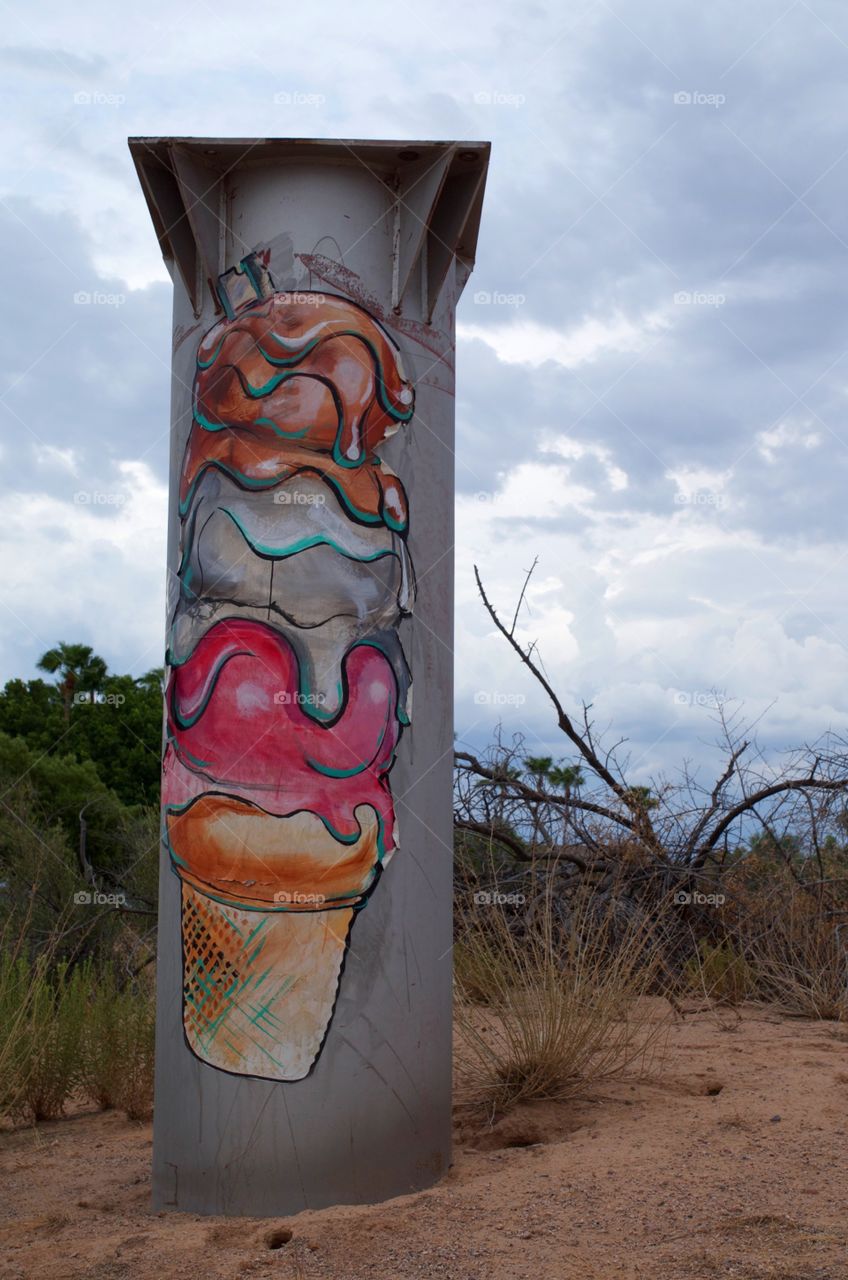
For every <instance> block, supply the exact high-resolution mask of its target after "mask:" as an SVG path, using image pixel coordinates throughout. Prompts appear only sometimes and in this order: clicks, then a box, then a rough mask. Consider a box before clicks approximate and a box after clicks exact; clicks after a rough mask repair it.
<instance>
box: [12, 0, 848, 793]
mask: <svg viewBox="0 0 848 1280" xmlns="http://www.w3.org/2000/svg"><path fill="white" fill-rule="evenodd" d="M3 12H4V22H3V45H4V47H3V49H2V54H0V56H1V57H2V64H3V65H2V77H0V85H1V86H2V88H0V93H2V95H3V98H4V103H3V109H4V125H5V129H4V134H5V147H4V164H3V169H2V192H0V196H1V197H2V198H1V199H0V219H2V224H3V245H4V271H5V277H6V278H5V282H4V289H3V299H4V302H3V307H4V313H5V325H4V340H3V343H2V348H0V361H2V371H1V376H0V381H1V382H2V385H0V410H2V412H0V485H2V504H3V512H4V518H3V520H2V522H1V523H0V561H2V565H3V580H4V581H3V591H2V594H1V595H0V680H5V679H8V678H9V677H11V676H13V675H25V676H26V675H30V674H33V673H34V667H35V662H36V660H37V658H38V656H39V655H40V654H41V653H42V652H43V651H44V650H45V649H46V648H48V647H49V646H50V645H52V644H54V643H55V642H56V641H57V640H58V639H60V638H62V639H66V640H77V639H79V640H85V641H86V642H88V643H90V644H92V645H94V646H95V647H96V648H97V650H98V651H99V652H101V653H102V654H103V655H104V656H105V657H106V658H107V660H108V662H109V664H110V666H112V667H113V668H114V669H117V670H131V671H133V672H134V673H137V674H140V673H141V672H143V671H145V670H147V669H148V668H149V667H151V666H154V665H158V664H159V663H160V662H161V658H162V647H163V616H164V603H163V601H164V563H165V544H164V526H165V510H166V505H165V504H166V483H167V430H168V370H169V343H170V284H169V282H168V277H167V274H166V272H165V269H164V267H163V265H162V262H161V260H160V257H159V253H158V246H157V244H156V240H155V237H154V234H153V230H152V227H151V224H150V221H149V218H148V214H147V210H146V207H145V205H144V202H143V200H142V197H141V194H140V191H139V188H138V185H137V180H136V177H135V173H134V170H133V168H132V166H131V163H130V159H129V154H128V152H127V148H126V138H127V135H132V134H182V135H184V134H201V135H202V134H207V135H209V134H230V135H235V136H252V135H258V136H269V135H274V134H278V135H293V136H341V137H397V138H470V139H476V138H482V139H491V140H492V142H493V144H494V145H493V155H492V164H491V170H490V176H489V183H488V191H487V202H486V209H485V214H484V220H483V226H482V230H481V236H480V243H479V249H478V262H477V269H476V272H475V274H474V276H473V277H472V279H471V282H470V283H469V286H468V288H467V291H466V294H465V296H464V298H463V300H462V303H461V306H460V311H459V317H458V320H459V351H458V379H459V396H458V402H457V478H458V495H457V516H458V524H457V528H458V543H457V604H458V634H457V726H456V727H457V732H458V734H459V735H460V737H461V738H462V739H463V740H465V741H467V742H471V743H473V744H475V745H479V744H480V743H481V742H482V741H483V740H485V738H486V736H487V735H488V734H489V733H490V731H491V730H492V728H493V726H494V724H495V722H496V720H497V719H498V716H499V715H501V714H502V715H503V717H504V719H505V721H506V722H507V723H508V725H509V727H510V730H512V729H515V728H517V729H520V730H521V731H523V732H524V733H526V734H527V736H528V739H529V742H530V744H531V745H532V748H533V749H534V750H537V751H541V750H542V749H543V748H547V749H552V750H554V752H555V753H556V754H567V753H566V752H565V751H564V750H563V748H562V747H561V746H560V745H559V744H558V743H557V741H556V736H555V734H554V731H553V728H552V725H551V721H550V717H549V715H548V712H547V708H546V706H545V704H544V702H543V701H542V696H541V694H537V693H536V692H535V691H534V689H533V687H532V686H531V685H530V683H528V681H527V680H526V679H525V678H524V673H523V672H522V671H520V670H519V669H517V667H516V663H515V661H514V659H513V657H512V656H511V655H510V654H509V652H508V651H507V649H506V646H505V644H504V642H503V641H502V640H501V639H499V638H498V637H497V636H496V635H495V634H493V629H492V627H491V624H490V623H489V621H488V619H487V618H486V616H485V614H484V613H483V611H482V607H481V605H480V603H479V601H478V600H477V599H476V597H475V590H474V583H473V577H472V572H471V565H472V563H474V562H477V563H478V564H479V565H480V568H481V571H482V573H483V576H484V578H485V580H486V583H487V588H488V590H489V592H490V594H491V596H492V597H493V599H494V600H495V601H496V602H497V603H498V604H500V605H501V606H502V607H503V608H504V609H507V608H509V606H510V605H511V603H513V602H514V600H515V597H516V594H517V592H518V590H519V588H520V584H521V580H522V577H523V573H524V571H525V570H526V569H527V568H528V567H529V566H530V564H531V563H532V562H533V559H534V558H535V557H538V567H537V569H536V573H535V575H534V578H533V580H532V584H531V588H530V590H529V593H528V599H527V604H528V607H527V609H526V611H525V612H524V614H523V616H522V627H523V634H524V635H525V636H526V637H527V638H528V639H537V640H538V642H539V651H540V653H541V655H542V658H543V660H544V663H545V667H546V670H547V671H548V673H549V674H550V676H551V677H552V679H553V680H554V682H555V683H556V684H557V686H558V687H559V688H560V690H561V691H562V693H563V696H564V697H565V698H566V700H567V701H568V702H569V704H570V705H577V704H579V702H580V701H581V700H586V701H590V702H592V703H593V705H594V708H595V715H596V718H597V720H598V722H599V723H600V724H602V725H603V724H608V723H609V724H610V725H612V726H613V731H614V733H615V736H616V737H626V738H627V739H628V740H629V750H630V754H631V760H632V765H633V770H634V775H638V776H639V777H642V778H647V777H648V776H649V775H651V774H652V773H655V772H656V771H657V770H660V769H672V768H673V767H674V766H675V764H677V763H678V762H679V761H680V760H681V759H682V758H683V757H684V756H685V757H688V758H689V759H692V760H694V761H696V762H699V761H700V762H703V763H704V767H709V757H710V753H709V748H708V746H707V744H708V743H709V741H710V739H711V737H712V736H713V725H712V714H713V713H712V711H711V706H710V704H711V701H712V692H711V691H713V690H718V691H720V692H721V693H722V694H724V695H726V696H727V697H728V698H730V699H735V700H738V701H739V702H741V703H742V704H744V706H745V709H746V713H747V714H749V715H750V716H751V718H759V717H762V719H761V723H760V730H761V733H762V734H763V737H764V738H765V740H766V742H767V743H768V744H769V745H770V746H771V747H772V748H773V749H774V750H780V749H781V748H784V747H786V746H788V745H790V744H793V743H796V742H799V741H802V740H804V739H809V738H813V737H816V736H817V735H818V734H819V733H820V732H821V731H822V730H824V729H826V728H827V727H830V726H832V727H837V728H846V727H848V711H846V705H845V688H846V683H848V679H846V678H847V677H848V661H846V648H845V636H846V620H848V604H846V593H845V591H844V590H843V586H842V584H843V581H844V577H845V562H846V555H848V540H846V528H845V519H844V511H845V505H846V478H848V477H846V472H847V471H848V465H847V464H848V422H846V408H848V401H846V391H848V342H846V332H847V331H848V321H847V320H846V316H848V307H846V298H845V294H846V288H845V282H846V275H848V270H847V269H848V201H846V198H845V194H846V166H848V136H846V133H845V129H844V121H845V119H846V118H848V11H846V10H845V7H844V5H843V4H841V3H837V2H836V0H815V2H814V3H813V4H809V3H806V0H796V2H795V3H786V0H774V2H772V0H748V3H746V4H744V5H741V4H739V3H738V0H734V3H730V2H729V0H716V2H715V3H713V4H711V5H704V4H702V3H701V2H700V0H697V2H696V0H678V3H675V4H674V5H670V4H660V3H655V2H654V0H610V3H605V2H604V0H585V2H583V0H565V3H563V2H562V0H558V2H557V3H552V4H550V5H545V4H542V3H526V4H520V3H512V4H506V3H503V0H496V2H495V3H492V2H491V0H486V3H478V2H476V0H471V2H470V3H466V4H464V5H461V6H460V5H456V4H447V3H442V2H440V0H436V2H435V3H432V2H431V3H428V4H427V5H413V4H411V3H409V0H401V3H398V2H397V0H392V2H391V3H385V4H382V3H373V2H369V0H364V3H363V4H360V5H350V4H341V3H339V2H338V0H328V3H327V4H325V5H323V6H321V7H320V8H315V7H314V6H311V7H310V6H306V7H298V8H295V6H289V5H285V6H284V5H281V4H266V3H263V2H262V0H256V2H255V3H254V4H253V5H251V6H250V8H249V10H243V9H241V8H240V7H239V6H233V7H232V8H228V7H225V6H219V7H216V8H214V9H210V8H209V6H206V5H200V4H196V3H186V2H184V0H168V3H164V0H147V2H146V3H145V4H144V5H140V6H129V7H121V8H120V9H117V8H116V7H115V6H114V4H111V3H105V2H104V3H97V2H95V0H89V2H88V3H82V4H81V5H76V6H68V5H67V4H59V3H58V2H57V0H39V4H38V6H37V7H36V6H31V5H26V4H23V3H22V2H21V0H17V2H16V3H14V4H11V5H4V6H3ZM210 15H214V16H210ZM286 99H290V101H289V102H287V101H286ZM79 294H83V295H96V296H97V298H98V301H97V302H96V303H91V302H90V303H87V304H85V303H80V302H79V301H77V300H75V295H79ZM522 698H523V699H526V701H524V702H522V701H521V699H522Z"/></svg>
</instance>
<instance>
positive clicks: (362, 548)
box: [130, 138, 489, 1215]
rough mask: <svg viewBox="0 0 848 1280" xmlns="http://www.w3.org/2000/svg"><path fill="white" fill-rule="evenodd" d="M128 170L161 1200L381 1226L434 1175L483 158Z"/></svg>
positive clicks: (443, 1143)
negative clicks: (162, 447)
mask: <svg viewBox="0 0 848 1280" xmlns="http://www.w3.org/2000/svg"><path fill="white" fill-rule="evenodd" d="M130 149H131V152H132V155H133V158H134V160H135V164H136V168H137V170H138V173H139V177H140V180H141V183H142V187H143V190H144V193H145V196H146V199H147V202H148V206H149V209H150V213H151V217H152V219H153V223H154V226H155V229H156V232H157V235H158V237H159V241H160V244H161V247H162V251H163V254H164V256H165V259H166V261H167V263H168V265H169V268H170V270H171V275H172V278H173V281H174V348H173V395H172V432H171V508H170V517H169V518H170V527H169V534H170V536H169V552H168V555H169V564H168V569H169V593H168V595H169V601H168V655H167V661H168V688H167V694H166V717H165V719H166V726H165V744H164V766H163V851H162V863H161V878H160V919H159V954H158V1021H157V1060H156V1105H155V1120H154V1200H155V1203H156V1205H157V1207H165V1208H174V1209H182V1210H188V1211H191V1212H199V1213H224V1214H248V1215H279V1214H288V1213H294V1212H297V1211H299V1210H301V1209H305V1208H318V1207H321V1206H323V1205H329V1204H337V1203H367V1202H374V1201H378V1200H381V1199H385V1198H388V1197H391V1196H395V1195H399V1194H402V1193H405V1192H410V1191H414V1190H417V1189H420V1188H422V1187H426V1186H428V1185H430V1184H431V1183H433V1182H434V1181H435V1180H436V1179H437V1178H439V1177H440V1176H441V1175H442V1174H443V1173H444V1171H445V1170H446V1168H447V1166H448V1164H449V1161H450V1120H451V1113H450V1101H451V1091H450V1085H451V1079H450V1076H451V963H450V949H451V906H450V904H451V850H452V823H451V775H452V767H451V766H452V628H453V493H454V480H453V458H454V450H453V433H454V409H453V391H454V359H453V357H454V309H455V305H456V300H457V298H458V296H459V294H460V292H461V290H462V287H463V286H464V284H465V281H466V279H467V277H468V275H469V273H470V271H471V268H472V266H473V261H474V251H475V245H476V238H477V228H478V225H479V220H480V211H481V206H482V199H483V187H484V183H485V176H486V167H487V163H488V152H489V148H488V145H487V144H484V143H448V142H444V143H442V142H440V143H432V142H431V143H411V142H400V143H397V142H340V141H305V140H270V141H262V140H238V141H233V140H227V139H174V138H167V139H163V138H136V139H131V140H130ZM413 690H414V699H413Z"/></svg>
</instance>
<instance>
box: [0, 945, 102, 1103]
mask: <svg viewBox="0 0 848 1280" xmlns="http://www.w3.org/2000/svg"><path fill="white" fill-rule="evenodd" d="M86 982H87V973H86V970H85V968H80V969H74V970H70V969H69V968H68V967H67V966H66V965H65V964H59V965H56V966H55V967H54V968H53V969H52V970H51V969H49V968H48V965H47V963H46V959H45V958H44V957H40V958H39V959H37V960H36V961H34V962H30V961H29V960H28V958H27V957H26V956H25V955H23V954H19V955H17V956H6V957H4V959H3V960H2V962H0V1023H2V1028H3V1031H2V1043H0V1061H2V1067H3V1084H2V1098H0V1102H2V1109H3V1111H4V1112H5V1113H6V1114H8V1115H11V1116H15V1117H18V1118H23V1117H29V1118H31V1119H33V1120H55V1119H57V1118H58V1117H59V1116H61V1115H62V1113H63V1111H64V1108H65V1103H66V1102H67V1100H68V1099H69V1098H70V1096H71V1094H72V1093H73V1092H74V1090H75V1089H76V1087H77V1085H78V1083H79V1063H80V1042H81V1036H82V1027H83V1019H84V1016H85V1002H86Z"/></svg>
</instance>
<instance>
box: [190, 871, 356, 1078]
mask: <svg viewBox="0 0 848 1280" xmlns="http://www.w3.org/2000/svg"><path fill="white" fill-rule="evenodd" d="M353 916H354V911H353V908H351V907H346V908H340V909H336V910H333V911H316V912H309V913H307V912H303V913H300V914H284V913H282V912H277V911H257V910H251V911H242V910H240V909H239V908H237V907H228V906H224V905H223V904H222V903H220V902H216V901H215V900H214V899H213V898H210V897H208V896H207V895H206V894H204V893H199V892H198V890H197V889H195V888H193V887H192V886H191V885H190V884H188V883H186V882H185V881H183V884H182V933H183V1025H184V1027H185V1034H186V1039H187V1041H188V1043H189V1046H190V1047H191V1049H192V1050H193V1051H194V1053H196V1054H197V1056H198V1057H199V1058H202V1059H203V1061H204V1062H208V1063H209V1064H210V1065H211V1066H214V1067H218V1068H219V1069H220V1070H222V1071H231V1072H233V1073H235V1074H237V1075H250V1076H261V1077H264V1078H269V1077H270V1078H273V1079H275V1080H302V1079H303V1077H304V1076H306V1075H308V1074H309V1071H310V1069H311V1067H312V1065H313V1063H314V1062H315V1060H316V1058H317V1057H318V1054H319V1052H320V1050H321V1045H322V1043H323V1040H324V1036H325V1035H326V1032H327V1027H328V1025H329V1023H330V1019H331V1017H332V1014H333V1008H334V1006H335V1001H336V994H337V992H338V986H339V979H340V976H341V971H342V965H343V962H344V956H345V950H346V947H347V939H348V934H349V932H350V926H351V923H352V921H353Z"/></svg>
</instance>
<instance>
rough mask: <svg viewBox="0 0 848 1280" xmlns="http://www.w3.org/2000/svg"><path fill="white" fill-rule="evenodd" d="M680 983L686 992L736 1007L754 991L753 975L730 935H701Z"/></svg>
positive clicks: (687, 962) (685, 966)
mask: <svg viewBox="0 0 848 1280" xmlns="http://www.w3.org/2000/svg"><path fill="white" fill-rule="evenodd" d="M683 985H684V988H685V990H686V991H687V992H689V993H691V992H697V993H698V995H701V996H703V997H704V999H706V1000H713V1001H715V1003H716V1004H721V1005H730V1006H731V1007H734V1008H735V1007H736V1005H740V1004H742V1002H743V1000H746V999H747V998H748V996H750V995H751V994H752V993H753V991H754V987H755V975H754V971H753V970H752V968H751V965H750V964H749V963H748V961H747V960H746V959H745V957H744V956H743V955H742V954H741V952H740V951H739V950H738V949H737V947H736V946H735V945H734V944H733V942H732V941H731V940H730V939H729V938H728V939H724V940H723V941H721V942H710V941H709V940H708V939H707V938H701V939H700V940H699V942H698V944H697V946H696V947H695V950H694V951H693V953H692V955H691V956H690V957H689V959H688V960H687V961H686V964H685V965H684V968H683Z"/></svg>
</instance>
